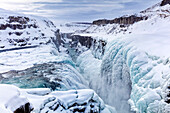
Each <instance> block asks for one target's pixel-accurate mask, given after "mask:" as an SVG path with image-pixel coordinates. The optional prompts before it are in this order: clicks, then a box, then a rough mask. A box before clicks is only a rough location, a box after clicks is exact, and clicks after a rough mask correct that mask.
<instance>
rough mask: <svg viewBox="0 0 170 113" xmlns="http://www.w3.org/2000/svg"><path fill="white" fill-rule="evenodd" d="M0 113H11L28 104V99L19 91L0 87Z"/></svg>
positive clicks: (13, 87)
mask: <svg viewBox="0 0 170 113" xmlns="http://www.w3.org/2000/svg"><path fill="white" fill-rule="evenodd" d="M0 92H1V93H0V111H1V112H2V113H12V112H14V111H15V110H17V109H19V108H20V107H22V106H25V105H26V104H27V103H29V101H28V99H27V98H26V97H24V96H23V95H22V94H21V93H20V89H19V88H17V87H15V86H12V85H6V84H1V85H0Z"/></svg>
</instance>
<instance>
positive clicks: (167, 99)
mask: <svg viewBox="0 0 170 113" xmlns="http://www.w3.org/2000/svg"><path fill="white" fill-rule="evenodd" d="M167 90H168V91H167V95H166V99H165V102H166V103H168V104H170V86H168V87H167Z"/></svg>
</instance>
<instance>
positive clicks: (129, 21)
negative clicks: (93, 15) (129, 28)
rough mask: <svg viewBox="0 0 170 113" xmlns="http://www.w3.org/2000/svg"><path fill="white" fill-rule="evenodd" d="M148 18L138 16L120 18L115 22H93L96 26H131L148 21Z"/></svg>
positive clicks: (114, 20)
mask: <svg viewBox="0 0 170 113" xmlns="http://www.w3.org/2000/svg"><path fill="white" fill-rule="evenodd" d="M146 19H147V17H142V16H141V17H139V16H136V15H131V16H128V17H120V18H115V19H113V20H106V19H102V20H96V21H93V24H94V25H105V24H114V23H115V24H123V25H129V24H134V23H135V22H138V21H141V20H146Z"/></svg>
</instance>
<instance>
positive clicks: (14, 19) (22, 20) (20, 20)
mask: <svg viewBox="0 0 170 113" xmlns="http://www.w3.org/2000/svg"><path fill="white" fill-rule="evenodd" d="M8 19H9V23H12V22H18V23H20V24H27V22H29V21H30V19H29V18H28V17H22V16H16V17H15V16H9V17H8Z"/></svg>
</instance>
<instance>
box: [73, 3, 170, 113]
mask: <svg viewBox="0 0 170 113" xmlns="http://www.w3.org/2000/svg"><path fill="white" fill-rule="evenodd" d="M156 8H157V9H155V8H154V9H153V10H152V9H151V10H152V11H151V10H150V11H149V12H146V13H145V15H149V19H148V20H144V21H140V22H137V23H135V24H133V25H130V26H128V27H127V28H126V29H127V31H126V32H119V33H117V31H120V28H119V27H118V25H115V24H113V25H111V24H110V25H106V26H91V27H89V29H87V30H86V31H89V32H90V33H86V32H84V33H80V34H79V35H82V36H92V37H93V38H94V39H101V40H105V41H107V43H108V44H107V45H106V49H105V53H104V56H103V58H102V59H101V60H99V59H96V58H94V57H93V56H92V55H91V54H95V53H93V52H94V51H88V52H84V53H82V54H81V55H80V56H79V57H78V60H77V65H78V66H79V69H80V72H81V73H82V74H83V76H84V77H85V78H86V79H87V80H88V81H90V83H89V84H90V87H91V88H92V89H94V90H95V91H96V92H97V94H99V95H100V97H101V98H102V99H103V100H104V101H105V102H107V103H108V104H109V105H112V106H114V107H115V108H116V110H117V112H120V113H122V112H128V111H129V107H128V105H127V103H126V102H127V101H128V100H129V103H130V105H131V110H133V111H136V112H138V113H143V112H159V113H162V112H169V111H170V109H169V107H168V106H169V105H168V104H167V103H165V100H167V99H168V97H167V91H169V90H168V88H167V87H168V86H169V85H168V80H169V76H168V75H169V73H170V72H169V68H170V67H169V66H170V64H169V58H170V54H169V48H170V43H169V42H170V34H169V33H170V29H169V25H170V18H169V12H168V11H165V10H169V5H166V6H164V7H156ZM161 14H164V16H161ZM110 28H115V30H113V32H112V33H109V34H108V31H110ZM76 35H78V33H77V34H76ZM94 78H95V81H97V83H98V85H96V84H97V83H96V84H95V83H94ZM167 79H168V80H167ZM92 81H93V82H92ZM99 83H100V84H99ZM130 84H131V85H130ZM162 87H164V89H162ZM105 92H108V94H105ZM128 95H129V96H128ZM162 97H163V98H162ZM124 101H125V103H124ZM123 110H125V111H123Z"/></svg>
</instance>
